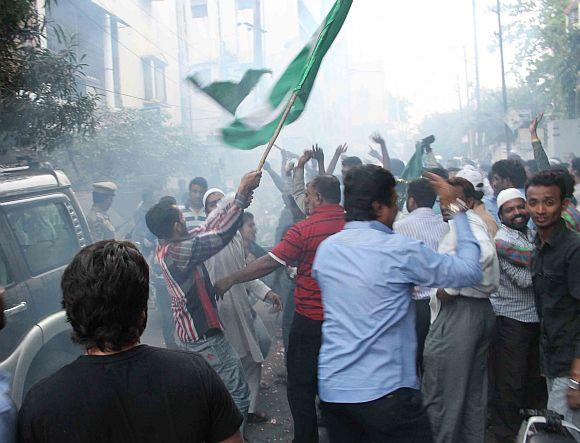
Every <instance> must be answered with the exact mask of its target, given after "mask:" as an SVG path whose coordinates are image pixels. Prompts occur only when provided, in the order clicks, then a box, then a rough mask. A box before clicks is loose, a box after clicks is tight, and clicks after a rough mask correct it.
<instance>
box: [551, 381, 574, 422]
mask: <svg viewBox="0 0 580 443" xmlns="http://www.w3.org/2000/svg"><path fill="white" fill-rule="evenodd" d="M547 381H548V409H550V410H551V411H554V412H557V413H558V414H560V415H563V416H564V420H566V421H567V422H570V423H572V424H573V425H575V426H576V427H578V428H580V409H576V410H573V409H570V406H568V400H567V398H566V393H567V392H568V377H557V378H548V379H547Z"/></svg>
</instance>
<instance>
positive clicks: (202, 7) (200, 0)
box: [191, 0, 207, 18]
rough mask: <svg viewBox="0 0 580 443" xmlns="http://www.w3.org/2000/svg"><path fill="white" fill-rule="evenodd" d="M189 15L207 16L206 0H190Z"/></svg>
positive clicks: (194, 16)
mask: <svg viewBox="0 0 580 443" xmlns="http://www.w3.org/2000/svg"><path fill="white" fill-rule="evenodd" d="M191 17H192V18H203V17H207V0H191Z"/></svg>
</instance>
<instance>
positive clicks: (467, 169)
mask: <svg viewBox="0 0 580 443" xmlns="http://www.w3.org/2000/svg"><path fill="white" fill-rule="evenodd" d="M455 176H456V177H461V178H464V179H465V180H467V181H468V182H471V184H472V185H473V187H474V188H475V190H476V191H481V190H483V175H482V174H481V172H479V171H478V170H477V169H476V168H475V167H473V166H471V165H465V166H464V167H463V168H461V169H460V170H459V171H458V172H457V174H456V175H455Z"/></svg>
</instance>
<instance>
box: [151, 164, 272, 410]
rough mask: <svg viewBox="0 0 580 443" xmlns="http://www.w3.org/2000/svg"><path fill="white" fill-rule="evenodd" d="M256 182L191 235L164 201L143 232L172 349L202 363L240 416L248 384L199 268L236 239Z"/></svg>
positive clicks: (256, 178)
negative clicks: (157, 274)
mask: <svg viewBox="0 0 580 443" xmlns="http://www.w3.org/2000/svg"><path fill="white" fill-rule="evenodd" d="M260 177H261V173H257V172H249V173H247V174H246V175H245V176H244V177H243V178H242V181H241V183H240V186H239V188H238V192H237V193H236V195H235V198H234V199H233V200H232V201H230V202H228V204H226V205H224V207H223V208H220V209H219V210H215V211H214V212H213V213H212V214H211V216H210V217H208V220H207V221H206V223H205V224H204V225H201V226H198V227H196V228H193V229H192V230H188V229H187V226H186V223H185V219H184V216H183V213H182V212H181V211H180V209H179V208H178V207H177V206H175V205H174V204H172V202H171V201H169V200H164V201H162V202H159V203H157V204H156V205H155V206H153V207H152V208H151V209H150V210H149V211H148V212H147V215H146V222H147V227H148V228H149V230H150V231H151V232H152V233H153V234H155V236H156V237H157V238H158V239H159V241H158V245H157V249H156V251H155V255H156V257H157V261H158V263H159V265H160V266H161V269H162V270H163V275H164V277H165V281H166V283H167V289H168V291H169V294H170V295H171V307H172V311H173V320H174V323H175V332H176V335H177V338H178V343H177V345H178V346H179V347H181V348H183V349H186V350H189V351H192V352H197V353H199V354H201V355H202V356H203V357H204V358H205V359H206V360H207V362H208V363H209V364H210V365H211V366H212V367H213V368H214V369H215V371H216V372H217V373H218V375H219V376H220V377H221V378H222V380H223V381H224V383H225V384H226V386H227V388H228V390H229V391H230V394H231V395H232V397H233V398H234V401H235V402H236V404H237V406H238V408H239V409H240V412H242V414H244V415H245V414H246V413H247V411H248V406H249V397H248V395H249V392H248V385H247V383H246V380H245V377H244V373H243V368H242V364H241V362H240V358H239V357H238V356H237V355H236V352H235V350H234V349H233V348H232V346H231V345H230V344H229V343H228V341H227V340H226V338H225V336H224V333H223V325H222V323H221V321H220V318H219V315H218V310H217V303H216V295H215V290H214V287H213V285H212V283H211V280H210V277H209V275H208V272H207V269H206V267H205V266H204V264H203V263H204V261H206V260H207V259H209V258H210V257H212V256H214V255H216V254H217V253H218V252H219V251H221V250H222V249H223V248H224V247H225V246H226V245H227V244H228V243H229V242H230V241H231V240H232V238H233V237H234V235H235V234H236V232H237V230H238V228H239V226H240V222H241V219H242V214H243V210H244V208H246V207H248V206H249V204H250V202H251V199H252V195H253V191H254V190H255V189H256V188H257V187H258V185H259V183H260ZM202 197H203V196H202Z"/></svg>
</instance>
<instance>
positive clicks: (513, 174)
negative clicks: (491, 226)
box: [483, 160, 527, 225]
mask: <svg viewBox="0 0 580 443" xmlns="http://www.w3.org/2000/svg"><path fill="white" fill-rule="evenodd" d="M526 179H527V175H526V169H525V168H524V165H523V164H522V162H520V161H519V160H499V161H497V162H495V163H494V164H493V165H492V167H491V171H490V173H489V182H490V184H491V187H492V188H493V195H491V196H485V197H484V199H483V203H484V204H485V207H486V209H487V210H488V212H489V213H490V214H491V215H492V216H493V217H494V218H495V220H496V222H497V223H498V225H499V224H500V223H501V222H500V220H499V217H498V215H497V209H498V208H497V196H498V195H499V193H500V192H501V191H503V190H504V189H508V188H516V189H518V190H520V191H521V192H522V193H524V186H525V184H526Z"/></svg>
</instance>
